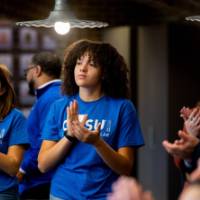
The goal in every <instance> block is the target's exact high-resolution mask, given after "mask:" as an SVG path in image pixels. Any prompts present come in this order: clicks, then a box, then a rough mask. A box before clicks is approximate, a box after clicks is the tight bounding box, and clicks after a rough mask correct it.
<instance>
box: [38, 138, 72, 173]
mask: <svg viewBox="0 0 200 200" xmlns="http://www.w3.org/2000/svg"><path fill="white" fill-rule="evenodd" d="M70 147H71V142H70V141H69V140H68V139H67V138H65V137H63V138H62V139H61V140H60V141H58V142H55V141H49V140H44V141H43V143H42V146H41V149H40V152H39V155H38V168H39V169H40V171H41V172H43V173H45V172H47V171H49V170H50V169H52V168H54V167H55V166H56V165H57V164H58V163H59V162H60V161H61V160H62V159H63V158H64V157H65V156H66V155H67V152H68V150H69V149H70Z"/></svg>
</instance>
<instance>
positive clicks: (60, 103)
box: [51, 96, 72, 110]
mask: <svg viewBox="0 0 200 200" xmlns="http://www.w3.org/2000/svg"><path fill="white" fill-rule="evenodd" d="M71 100H72V98H71V97H70V96H63V97H61V98H60V99H57V100H55V101H54V102H53V103H52V105H51V108H52V109H56V110H62V109H64V108H66V106H67V105H69V103H70V101H71Z"/></svg>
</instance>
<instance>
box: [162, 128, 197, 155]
mask: <svg viewBox="0 0 200 200" xmlns="http://www.w3.org/2000/svg"><path fill="white" fill-rule="evenodd" d="M178 135H179V137H180V139H179V140H175V141H174V142H173V143H170V142H168V141H167V140H164V141H163V142H162V144H163V146H164V148H165V150H166V151H167V152H168V153H169V154H171V155H172V156H176V157H178V158H181V159H187V158H190V156H191V154H192V152H193V151H194V148H195V147H196V145H197V144H198V143H199V139H198V138H197V137H195V136H193V135H189V134H187V133H185V132H184V131H179V132H178Z"/></svg>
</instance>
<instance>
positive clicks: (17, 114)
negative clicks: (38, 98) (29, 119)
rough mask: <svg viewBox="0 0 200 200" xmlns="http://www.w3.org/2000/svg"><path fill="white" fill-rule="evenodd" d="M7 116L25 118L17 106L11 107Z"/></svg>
mask: <svg viewBox="0 0 200 200" xmlns="http://www.w3.org/2000/svg"><path fill="white" fill-rule="evenodd" d="M9 116H10V117H12V118H25V117H24V115H23V113H22V112H21V111H20V110H19V109H17V108H13V109H12V110H11V111H10V113H9Z"/></svg>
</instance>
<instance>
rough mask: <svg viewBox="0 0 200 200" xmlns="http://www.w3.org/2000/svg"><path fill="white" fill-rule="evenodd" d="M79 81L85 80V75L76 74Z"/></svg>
mask: <svg viewBox="0 0 200 200" xmlns="http://www.w3.org/2000/svg"><path fill="white" fill-rule="evenodd" d="M77 77H78V78H79V79H85V78H86V75H85V74H78V76H77Z"/></svg>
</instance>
